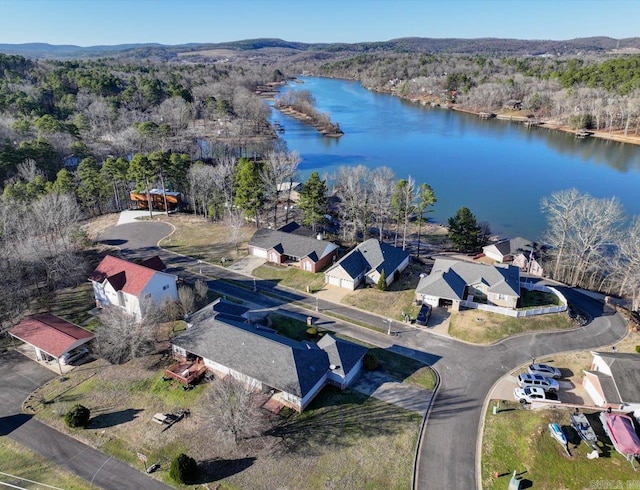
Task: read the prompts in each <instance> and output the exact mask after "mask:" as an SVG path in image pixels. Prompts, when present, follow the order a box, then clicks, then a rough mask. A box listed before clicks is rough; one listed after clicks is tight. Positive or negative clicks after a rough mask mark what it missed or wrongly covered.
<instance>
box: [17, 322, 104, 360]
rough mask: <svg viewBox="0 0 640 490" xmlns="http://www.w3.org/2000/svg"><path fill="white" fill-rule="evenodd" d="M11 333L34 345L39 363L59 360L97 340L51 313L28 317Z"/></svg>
mask: <svg viewBox="0 0 640 490" xmlns="http://www.w3.org/2000/svg"><path fill="white" fill-rule="evenodd" d="M9 333H10V334H11V335H12V336H13V337H15V338H16V339H18V340H21V341H23V342H25V343H27V344H30V345H32V346H33V348H34V349H35V353H36V359H37V360H38V361H51V360H54V359H56V360H57V359H59V358H60V357H62V356H63V355H64V354H66V353H67V352H69V351H72V350H73V349H76V348H77V347H80V346H81V345H84V344H86V343H87V342H91V341H92V340H93V339H94V338H95V335H93V334H92V333H91V332H89V330H87V329H85V328H82V327H80V326H78V325H76V324H75V323H71V322H68V321H67V320H63V319H62V318H60V317H57V316H56V315H52V314H50V313H42V314H39V315H32V316H28V317H26V318H24V319H22V321H21V322H20V323H18V324H17V325H16V326H15V327H13V328H12V329H11V330H9Z"/></svg>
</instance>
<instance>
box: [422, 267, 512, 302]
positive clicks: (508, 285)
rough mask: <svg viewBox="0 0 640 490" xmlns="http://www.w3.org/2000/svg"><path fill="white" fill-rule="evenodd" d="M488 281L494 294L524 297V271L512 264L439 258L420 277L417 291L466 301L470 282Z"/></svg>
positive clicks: (486, 282) (485, 282)
mask: <svg viewBox="0 0 640 490" xmlns="http://www.w3.org/2000/svg"><path fill="white" fill-rule="evenodd" d="M479 283H484V284H486V285H487V286H488V291H489V292H490V293H496V294H506V295H509V296H517V297H520V270H519V269H518V268H517V267H515V266H512V265H495V266H493V265H485V264H474V263H472V262H464V261H460V260H450V259H441V258H438V259H436V261H435V262H434V264H433V268H432V269H431V273H430V274H429V275H428V276H425V277H423V278H422V279H420V282H419V283H418V287H417V288H416V293H418V294H426V295H429V296H436V297H440V298H446V299H451V300H463V299H465V298H463V294H464V288H465V286H467V285H471V284H479Z"/></svg>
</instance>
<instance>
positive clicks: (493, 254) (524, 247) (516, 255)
mask: <svg viewBox="0 0 640 490" xmlns="http://www.w3.org/2000/svg"><path fill="white" fill-rule="evenodd" d="M537 248H538V246H537V244H536V243H534V242H532V241H531V240H527V239H526V238H522V237H515V238H510V239H507V240H501V241H499V242H496V243H493V244H491V245H486V246H484V247H482V252H483V253H484V255H485V256H487V257H488V258H490V259H492V260H495V261H496V262H499V263H501V264H502V263H505V262H511V263H513V265H515V266H516V267H519V268H520V270H521V271H523V272H527V273H529V274H531V275H534V276H538V277H542V275H543V272H544V270H543V269H542V266H541V265H540V263H539V262H538V261H537V260H536V258H535V251H536V250H537Z"/></svg>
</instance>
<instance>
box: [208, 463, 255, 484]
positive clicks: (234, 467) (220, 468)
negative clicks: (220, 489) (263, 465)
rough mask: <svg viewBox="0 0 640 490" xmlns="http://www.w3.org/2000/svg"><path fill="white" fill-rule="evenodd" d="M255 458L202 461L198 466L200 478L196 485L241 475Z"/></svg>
mask: <svg viewBox="0 0 640 490" xmlns="http://www.w3.org/2000/svg"><path fill="white" fill-rule="evenodd" d="M255 460H256V458H254V457H248V458H240V459H210V460H207V461H202V462H201V463H199V464H198V468H199V469H200V477H199V478H198V481H197V483H199V484H201V485H202V484H205V483H211V482H214V481H218V480H224V479H225V478H228V477H230V476H233V475H235V474H237V473H241V472H243V471H244V470H246V469H247V468H249V467H250V466H251V465H253V463H254V462H255Z"/></svg>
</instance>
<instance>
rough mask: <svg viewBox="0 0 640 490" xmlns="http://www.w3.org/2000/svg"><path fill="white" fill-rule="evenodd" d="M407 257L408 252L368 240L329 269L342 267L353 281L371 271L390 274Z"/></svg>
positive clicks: (372, 239) (373, 239)
mask: <svg viewBox="0 0 640 490" xmlns="http://www.w3.org/2000/svg"><path fill="white" fill-rule="evenodd" d="M408 256H409V252H406V251H404V250H402V249H399V248H397V247H394V246H392V245H389V244H388V243H384V242H381V241H379V240H376V239H375V238H370V239H369V240H366V241H364V242H362V243H361V244H359V245H358V246H357V247H356V248H354V249H353V250H352V251H351V252H349V253H348V254H347V255H345V256H344V257H342V259H340V260H339V261H338V262H336V264H335V265H334V266H333V267H331V269H333V268H334V267H342V268H343V269H344V271H345V272H346V273H347V274H349V276H350V277H352V278H354V279H355V278H356V277H358V276H359V275H360V274H361V273H363V272H364V273H368V272H369V271H372V270H376V271H378V272H380V273H381V272H382V270H383V269H384V271H385V274H391V273H392V272H393V271H395V270H396V269H397V268H398V266H399V265H400V264H401V263H402V262H403V261H404V260H405V259H406V258H407V257H408ZM331 269H329V270H331Z"/></svg>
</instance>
